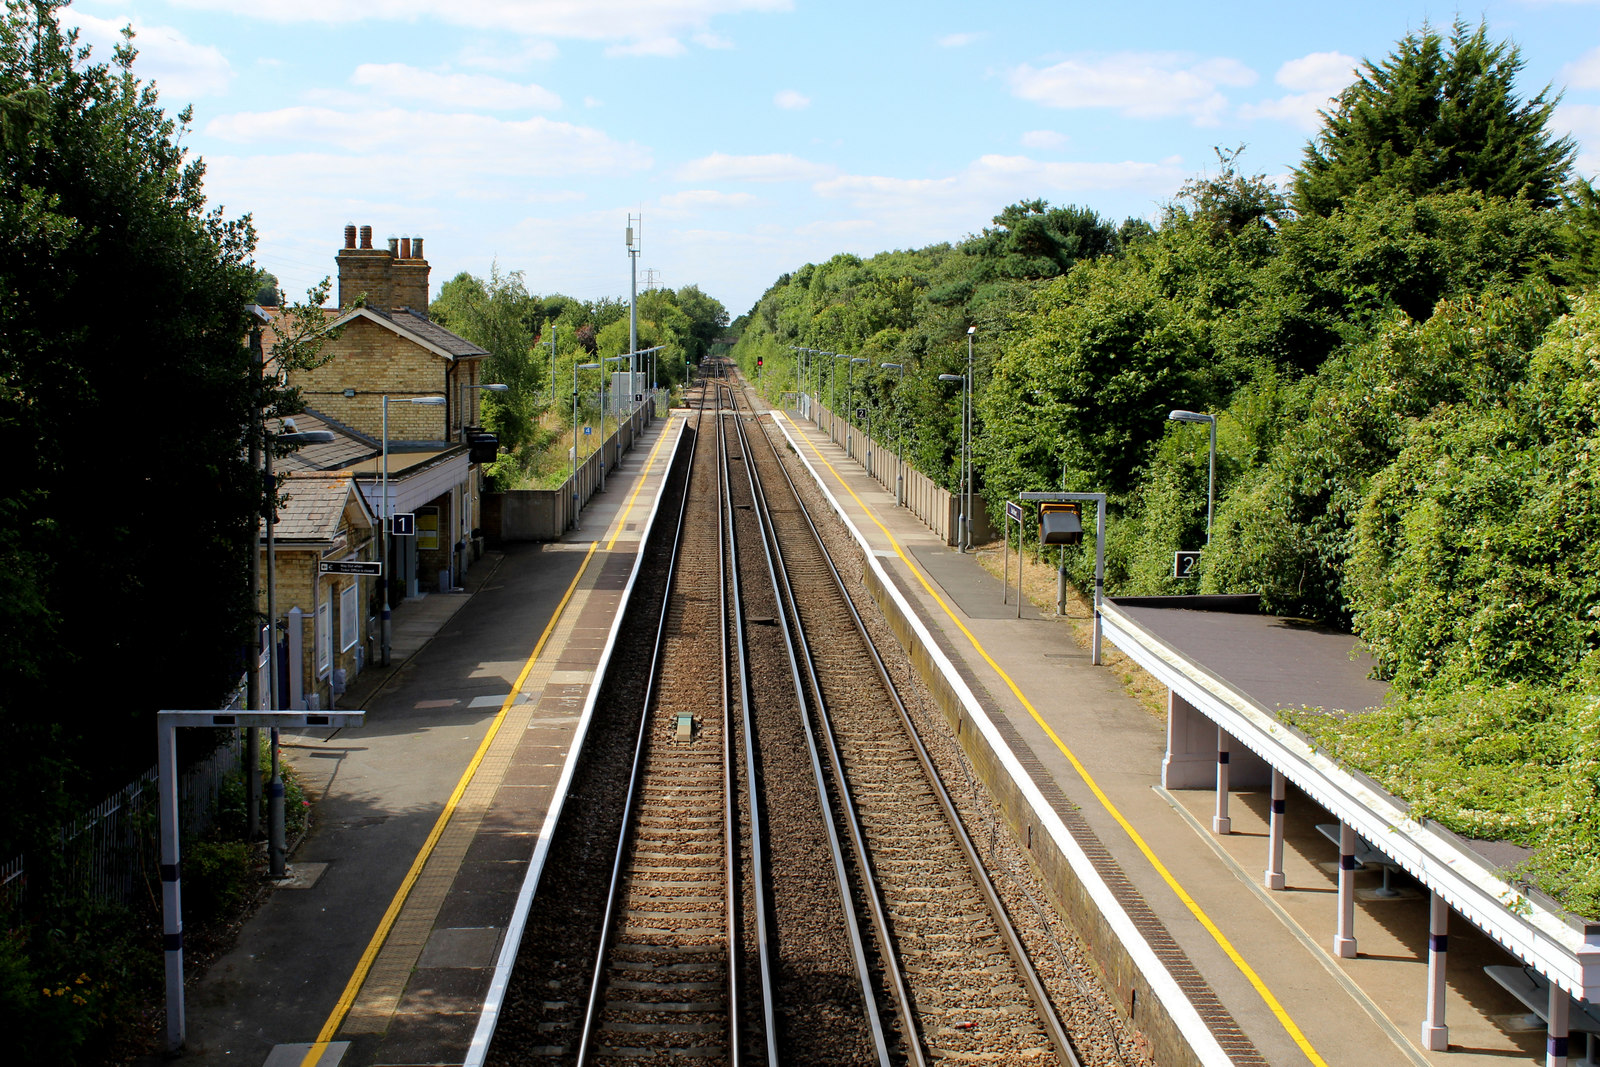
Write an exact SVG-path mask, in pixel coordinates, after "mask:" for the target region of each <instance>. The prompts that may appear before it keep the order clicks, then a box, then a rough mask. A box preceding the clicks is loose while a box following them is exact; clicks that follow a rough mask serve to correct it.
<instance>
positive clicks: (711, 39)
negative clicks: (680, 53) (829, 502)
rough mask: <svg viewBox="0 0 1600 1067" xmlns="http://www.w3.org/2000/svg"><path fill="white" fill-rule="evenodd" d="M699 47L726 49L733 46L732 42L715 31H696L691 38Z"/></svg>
mask: <svg viewBox="0 0 1600 1067" xmlns="http://www.w3.org/2000/svg"><path fill="white" fill-rule="evenodd" d="M690 39H691V40H692V41H694V43H695V44H697V45H699V46H700V47H701V48H711V49H728V48H732V47H733V42H732V41H730V40H728V39H727V38H726V37H723V36H721V35H719V34H715V33H697V34H694V35H693V36H692V37H691V38H690Z"/></svg>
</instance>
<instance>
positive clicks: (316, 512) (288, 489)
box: [273, 471, 361, 542]
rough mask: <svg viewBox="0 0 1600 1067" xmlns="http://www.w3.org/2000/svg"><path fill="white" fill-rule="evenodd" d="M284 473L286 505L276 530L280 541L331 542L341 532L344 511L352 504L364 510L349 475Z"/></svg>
mask: <svg viewBox="0 0 1600 1067" xmlns="http://www.w3.org/2000/svg"><path fill="white" fill-rule="evenodd" d="M285 473H286V474H287V475H288V477H287V479H286V480H287V483H288V484H287V485H286V486H284V489H283V495H284V498H285V503H284V504H283V505H282V506H281V507H279V509H278V521H277V525H276V526H275V527H274V528H273V537H274V539H275V540H277V541H280V542H283V541H331V540H332V539H333V538H334V536H335V535H336V534H338V532H339V526H340V524H341V522H342V521H343V519H344V512H345V508H346V507H348V506H350V505H351V504H352V503H354V504H355V506H357V507H360V506H361V505H360V500H361V496H360V494H359V493H356V492H355V478H354V476H353V475H351V474H350V473H349V472H348V471H339V472H336V473H331V472H323V471H287V472H285ZM352 498H353V499H352Z"/></svg>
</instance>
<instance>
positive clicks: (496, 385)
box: [456, 349, 554, 586]
mask: <svg viewBox="0 0 1600 1067" xmlns="http://www.w3.org/2000/svg"><path fill="white" fill-rule="evenodd" d="M551 351H554V349H551ZM469 389H483V390H486V391H488V392H491V393H505V392H509V391H510V389H511V386H509V385H505V384H503V383H501V382H478V383H476V384H471V383H464V384H463V385H462V386H461V437H462V439H463V440H465V439H466V436H467V390H469ZM478 425H481V423H480V424H478ZM496 447H497V448H498V447H499V446H498V445H497V446H496ZM474 448H476V446H474ZM474 462H477V461H476V460H474ZM482 489H483V468H482V464H481V463H479V469H478V486H477V490H476V491H478V492H481V491H482ZM461 510H462V512H463V514H462V515H461V516H460V518H461V519H462V520H465V519H466V515H465V511H466V510H467V508H466V501H465V499H463V501H462V505H461ZM469 529H470V527H469V526H468V525H467V523H466V522H465V521H463V522H462V524H461V539H460V540H459V541H457V542H456V543H457V544H458V545H460V546H461V550H460V554H461V558H460V559H459V560H458V561H457V565H458V566H459V567H460V574H461V584H462V585H463V586H465V585H466V584H467V549H466V543H467V537H468V532H467V531H468V530H469Z"/></svg>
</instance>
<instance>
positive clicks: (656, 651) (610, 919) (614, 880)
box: [576, 415, 734, 1067]
mask: <svg viewBox="0 0 1600 1067" xmlns="http://www.w3.org/2000/svg"><path fill="white" fill-rule="evenodd" d="M702 418H703V415H702ZM699 421H700V419H696V425H695V434H696V440H697V441H698V438H699V432H700V428H699ZM694 461H695V455H694V451H693V450H691V452H690V453H689V469H688V470H687V471H685V472H684V483H683V485H684V488H683V497H682V499H680V500H679V502H678V525H677V529H676V530H675V531H674V533H673V538H672V554H671V557H670V558H669V559H668V562H667V576H666V594H665V595H664V596H663V597H662V600H661V615H660V617H659V619H658V620H657V621H656V637H655V646H654V648H653V650H652V652H651V656H650V670H649V673H648V675H647V677H646V682H645V692H644V700H643V701H642V704H641V709H640V712H639V733H638V736H637V737H636V739H635V741H634V752H633V765H632V768H631V769H630V771H629V775H628V791H627V797H626V800H625V802H624V804H623V810H622V819H621V825H620V828H619V832H618V835H617V853H616V858H615V860H614V861H613V864H612V868H611V882H610V885H609V887H608V889H607V891H606V907H605V914H604V917H603V918H602V919H601V923H600V945H599V948H598V950H597V951H596V953H595V962H594V973H593V975H592V976H591V978H590V983H589V998H588V1004H587V1005H586V1007H585V1010H584V1016H583V1026H582V1030H581V1031H580V1038H579V1043H578V1058H577V1061H576V1062H577V1065H578V1067H584V1065H585V1064H586V1063H588V1062H589V1057H590V1056H591V1055H592V1053H593V1045H594V1035H595V1027H596V1024H597V1023H598V1022H599V1018H600V1006H601V1001H602V996H603V993H604V990H605V982H604V975H605V967H606V964H607V963H608V962H609V953H610V951H611V939H612V933H613V925H614V920H615V918H616V911H617V905H618V901H619V898H620V896H621V891H622V882H623V878H624V876H625V874H626V870H627V851H628V844H629V841H630V840H631V835H630V829H631V827H632V826H633V811H634V806H635V801H636V800H637V798H638V795H639V781H640V778H641V776H642V774H643V771H644V760H645V750H646V747H647V744H648V740H649V732H650V708H651V706H652V704H653V703H654V701H655V698H656V683H657V679H658V676H659V673H660V666H661V655H662V649H663V648H664V647H665V643H666V629H667V616H668V613H669V611H670V609H671V605H672V582H673V578H674V576H675V575H676V573H677V568H678V558H679V554H680V550H681V549H682V547H683V535H684V532H685V524H684V521H683V517H684V515H685V513H686V512H687V510H688V505H689V489H690V485H691V483H692V481H693V478H694ZM596 684H599V682H598V680H597V682H596ZM733 958H734V957H733V951H732V946H731V945H730V946H729V953H728V961H729V969H730V971H731V970H732V965H733Z"/></svg>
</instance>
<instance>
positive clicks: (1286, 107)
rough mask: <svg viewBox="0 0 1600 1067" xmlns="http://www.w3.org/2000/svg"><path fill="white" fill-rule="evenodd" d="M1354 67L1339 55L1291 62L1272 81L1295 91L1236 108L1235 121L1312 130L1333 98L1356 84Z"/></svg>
mask: <svg viewBox="0 0 1600 1067" xmlns="http://www.w3.org/2000/svg"><path fill="white" fill-rule="evenodd" d="M1357 65H1358V61H1357V60H1356V59H1355V58H1354V57H1352V56H1347V55H1345V54H1344V53H1343V52H1312V53H1311V54H1310V55H1306V56H1301V57H1300V58H1299V59H1291V60H1290V61H1289V62H1287V63H1285V64H1284V65H1283V66H1281V67H1279V68H1278V73H1277V75H1276V76H1275V77H1274V78H1273V80H1274V81H1276V82H1277V83H1278V84H1279V85H1281V86H1283V87H1284V88H1285V89H1293V90H1297V91H1296V92H1292V93H1290V94H1289V95H1287V96H1280V97H1277V98H1276V99H1272V100H1260V101H1257V102H1256V103H1253V104H1243V105H1241V106H1240V107H1239V117H1240V118H1244V119H1273V120H1276V121H1279V122H1287V123H1290V124H1292V125H1294V126H1297V127H1299V128H1300V129H1302V130H1306V131H1311V130H1315V129H1316V128H1317V127H1318V126H1319V125H1321V123H1322V117H1321V115H1320V112H1322V111H1324V110H1327V109H1328V108H1329V107H1330V106H1331V104H1332V101H1333V98H1334V97H1336V96H1338V95H1339V92H1340V91H1341V90H1342V89H1344V87H1345V86H1347V85H1349V84H1350V83H1351V82H1353V81H1355V80H1356V67H1357Z"/></svg>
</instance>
